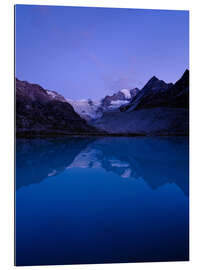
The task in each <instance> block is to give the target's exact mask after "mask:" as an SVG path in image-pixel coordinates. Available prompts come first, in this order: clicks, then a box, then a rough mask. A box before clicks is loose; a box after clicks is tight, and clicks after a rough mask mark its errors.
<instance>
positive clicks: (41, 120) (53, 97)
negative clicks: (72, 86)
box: [16, 79, 98, 136]
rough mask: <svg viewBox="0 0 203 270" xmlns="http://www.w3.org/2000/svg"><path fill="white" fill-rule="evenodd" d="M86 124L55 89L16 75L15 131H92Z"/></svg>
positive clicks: (65, 132)
mask: <svg viewBox="0 0 203 270" xmlns="http://www.w3.org/2000/svg"><path fill="white" fill-rule="evenodd" d="M91 133H98V131H97V129H96V128H94V127H91V126H89V125H88V124H87V123H86V121H85V120H84V119H82V118H81V117H80V116H79V115H78V114H77V113H76V112H75V111H74V109H73V107H72V106H71V105H70V104H69V103H68V102H67V101H66V100H65V99H64V98H63V97H62V96H61V95H59V94H58V93H56V92H55V91H48V90H45V89H43V88H42V87H41V86H39V85H37V84H31V83H28V82H26V81H20V80H18V79H16V134H17V136H26V135H29V136H30V135H36V134H41V135H48V134H91Z"/></svg>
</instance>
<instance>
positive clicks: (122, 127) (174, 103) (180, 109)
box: [90, 70, 189, 136]
mask: <svg viewBox="0 0 203 270" xmlns="http://www.w3.org/2000/svg"><path fill="white" fill-rule="evenodd" d="M90 124H91V125H93V126H95V127H97V128H102V129H104V130H106V131H107V132H108V133H110V134H112V135H113V134H120V135H127V134H128V135H134V136H135V135H188V133H189V71H188V70H186V71H185V73H184V74H183V76H182V77H181V78H180V80H178V81H177V82H176V83H175V84H174V85H173V84H167V83H165V82H164V81H161V80H159V79H157V78H156V77H152V78H151V79H150V80H149V81H148V83H147V84H146V85H145V86H144V87H143V89H142V90H140V91H139V93H138V94H137V95H136V96H135V97H134V98H133V99H132V101H131V102H129V104H128V105H127V106H122V107H120V111H114V112H107V113H105V114H104V115H103V117H102V118H100V119H96V120H94V121H91V122H90Z"/></svg>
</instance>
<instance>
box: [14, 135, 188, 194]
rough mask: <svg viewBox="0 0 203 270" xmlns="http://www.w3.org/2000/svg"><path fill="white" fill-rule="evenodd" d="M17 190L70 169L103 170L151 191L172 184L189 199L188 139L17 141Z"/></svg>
mask: <svg viewBox="0 0 203 270" xmlns="http://www.w3.org/2000/svg"><path fill="white" fill-rule="evenodd" d="M16 153H17V155H16V166H17V181H16V187H17V189H18V188H20V187H21V186H26V185H30V184H33V183H37V182H40V181H42V180H43V179H45V178H47V177H49V176H54V175H56V174H59V173H61V172H63V171H64V170H67V169H70V168H74V167H75V168H103V169H104V170H105V171H107V172H113V173H115V174H118V175H119V176H120V177H122V178H132V179H139V178H142V179H143V180H144V181H145V182H147V184H148V185H149V186H150V187H151V188H157V187H158V186H160V185H164V184H165V183H175V184H176V185H177V186H179V187H180V188H181V189H182V190H183V192H184V193H185V194H186V195H188V186H189V185H188V175H189V173H188V170H189V166H188V162H189V150H188V138H187V137H184V138H182V137H169V138H165V137H158V138H155V137H154V138H145V137H144V138H117V137H116V138H109V137H107V138H101V139H94V138H68V139H54V140H53V139H49V140H48V139H33V140H17V147H16Z"/></svg>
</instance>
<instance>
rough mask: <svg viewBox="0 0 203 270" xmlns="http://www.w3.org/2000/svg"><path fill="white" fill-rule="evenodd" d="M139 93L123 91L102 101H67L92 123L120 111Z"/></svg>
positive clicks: (132, 90) (135, 90)
mask: <svg viewBox="0 0 203 270" xmlns="http://www.w3.org/2000/svg"><path fill="white" fill-rule="evenodd" d="M139 91H140V90H139V89H138V88H134V89H131V90H128V89H122V90H120V91H118V92H117V93H114V94H113V95H111V96H109V95H107V96H105V97H104V98H103V99H101V100H91V99H81V100H72V99H66V100H67V101H68V102H69V103H70V104H71V105H72V106H73V108H74V110H75V111H76V112H77V113H78V114H79V115H80V116H81V117H82V118H83V119H85V120H87V121H91V120H94V119H98V118H101V117H102V116H103V114H104V113H105V112H109V111H115V110H118V109H119V108H120V107H121V106H124V105H126V104H128V103H129V102H130V101H131V100H132V99H133V98H134V97H135V96H136V95H137V94H138V92H139Z"/></svg>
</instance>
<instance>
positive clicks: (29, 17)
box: [15, 5, 189, 99]
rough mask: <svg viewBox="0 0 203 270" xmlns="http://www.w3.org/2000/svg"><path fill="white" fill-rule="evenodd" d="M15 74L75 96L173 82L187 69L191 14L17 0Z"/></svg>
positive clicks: (50, 88)
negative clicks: (20, 1)
mask: <svg viewBox="0 0 203 270" xmlns="http://www.w3.org/2000/svg"><path fill="white" fill-rule="evenodd" d="M15 21H16V22H15V31H16V32H15V38H16V40H15V55H16V67H15V69H16V77H17V78H18V79H20V80H26V81H28V82H30V83H37V84H39V85H41V86H42V87H43V88H45V89H49V90H55V91H57V92H58V93H60V94H62V95H63V96H64V97H66V98H71V99H84V98H91V99H100V98H103V97H104V96H105V95H107V94H108V95H111V94H112V93H115V92H117V91H119V90H121V89H123V88H126V89H132V88H135V87H138V88H142V87H143V86H144V85H145V84H146V82H147V81H148V80H149V79H150V78H151V77H152V76H156V77H158V78H159V79H162V80H164V81H165V82H175V81H177V80H178V79H179V78H180V77H181V75H182V74H183V73H184V71H185V69H186V68H189V12H188V11H174V10H144V9H143V10H142V9H113V8H87V7H59V6H33V5H17V6H16V7H15Z"/></svg>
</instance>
